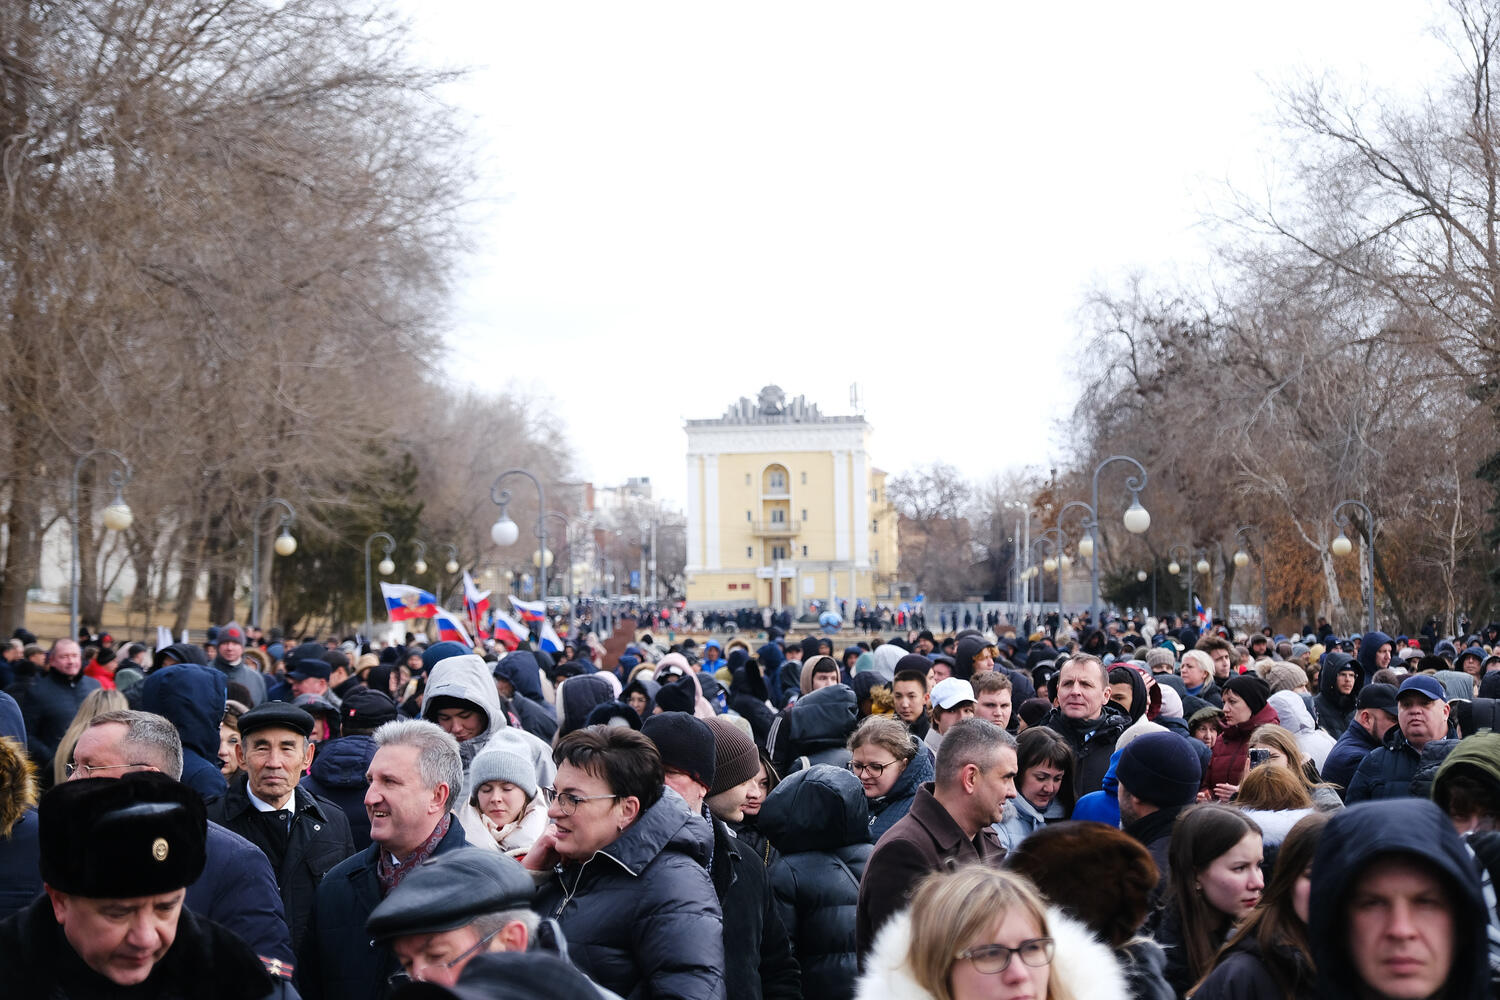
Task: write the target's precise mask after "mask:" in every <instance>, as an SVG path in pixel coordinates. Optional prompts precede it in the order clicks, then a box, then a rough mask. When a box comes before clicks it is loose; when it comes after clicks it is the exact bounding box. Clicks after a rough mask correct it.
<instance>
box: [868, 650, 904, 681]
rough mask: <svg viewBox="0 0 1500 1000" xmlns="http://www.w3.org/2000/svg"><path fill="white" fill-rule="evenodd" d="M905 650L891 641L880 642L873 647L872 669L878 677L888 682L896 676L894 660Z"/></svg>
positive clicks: (899, 657)
mask: <svg viewBox="0 0 1500 1000" xmlns="http://www.w3.org/2000/svg"><path fill="white" fill-rule="evenodd" d="M906 652H907V651H906V650H904V649H902V648H901V647H900V646H898V645H896V644H895V643H893V642H887V643H882V644H881V645H879V646H876V647H875V652H874V654H873V655H874V657H875V664H874V668H873V669H874V671H875V673H876V674H877V675H879V677H880V679H881V680H883V681H885V683H887V684H889V683H890V682H891V680H892V678H894V677H895V676H896V662H897V661H898V660H900V659H901V657H903V656H905V655H906Z"/></svg>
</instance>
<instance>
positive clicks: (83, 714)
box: [52, 688, 130, 785]
mask: <svg viewBox="0 0 1500 1000" xmlns="http://www.w3.org/2000/svg"><path fill="white" fill-rule="evenodd" d="M129 707H130V703H129V702H128V701H126V700H125V696H124V695H123V694H121V693H120V692H118V691H114V690H111V689H108V688H101V689H99V690H98V691H91V692H90V693H89V696H88V697H87V698H85V699H83V704H82V705H79V706H78V711H77V713H76V714H74V716H73V721H72V722H71V723H69V724H68V729H67V732H65V733H63V738H62V739H61V740H59V741H58V743H57V753H56V754H55V755H53V757H52V783H53V784H54V785H60V784H62V783H63V782H64V781H67V780H68V765H69V764H71V763H73V745H74V744H75V743H77V742H78V737H80V736H82V735H83V731H84V730H85V729H87V728H88V727H89V723H90V722H93V721H94V719H95V718H96V717H98V716H100V715H103V714H104V713H105V712H122V711H124V710H125V709H127V708H129Z"/></svg>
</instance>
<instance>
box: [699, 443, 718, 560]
mask: <svg viewBox="0 0 1500 1000" xmlns="http://www.w3.org/2000/svg"><path fill="white" fill-rule="evenodd" d="M703 508H704V510H703V568H704V569H718V568H719V531H720V527H719V456H718V455H704V456H703Z"/></svg>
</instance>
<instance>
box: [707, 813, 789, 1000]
mask: <svg viewBox="0 0 1500 1000" xmlns="http://www.w3.org/2000/svg"><path fill="white" fill-rule="evenodd" d="M708 822H710V823H711V824H712V825H713V831H714V848H713V857H712V858H711V860H710V863H709V872H708V874H709V878H710V879H711V880H712V881H713V885H714V892H715V893H716V894H717V895H718V897H719V909H720V911H721V912H722V914H723V919H724V928H723V931H722V934H723V939H724V996H725V998H726V1000H762V998H766V1000H770V998H773V997H776V998H784V1000H801V998H802V989H801V982H802V975H801V971H800V970H799V968H798V966H797V959H796V956H795V954H794V953H793V951H792V942H791V938H790V936H789V934H788V932H787V927H786V924H785V923H784V922H783V921H782V916H781V909H780V907H778V906H777V905H776V898H775V896H774V895H773V894H772V892H771V885H770V882H769V880H768V877H767V873H766V866H765V865H764V864H763V863H762V862H761V860H760V858H758V857H756V855H755V852H754V851H753V850H752V849H751V848H750V846H749V845H748V844H742V843H740V842H739V841H738V840H736V839H735V836H734V833H733V831H731V830H730V829H729V827H727V826H725V825H724V823H723V822H722V821H720V820H717V819H712V818H708Z"/></svg>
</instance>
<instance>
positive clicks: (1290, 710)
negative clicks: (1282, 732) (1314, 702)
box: [1270, 691, 1335, 773]
mask: <svg viewBox="0 0 1500 1000" xmlns="http://www.w3.org/2000/svg"><path fill="white" fill-rule="evenodd" d="M1270 705H1271V707H1272V708H1274V709H1276V714H1277V716H1278V717H1280V719H1281V725H1282V728H1284V729H1286V730H1287V731H1288V732H1290V733H1291V734H1292V736H1294V737H1295V738H1296V740H1297V749H1298V750H1301V751H1302V756H1304V757H1306V758H1307V759H1308V760H1311V761H1312V762H1313V766H1315V767H1317V768H1318V770H1319V773H1321V772H1322V768H1323V764H1324V762H1325V761H1327V760H1328V753H1329V751H1331V750H1332V749H1333V745H1334V743H1335V740H1334V738H1333V737H1332V736H1329V735H1328V734H1327V733H1325V732H1323V730H1321V729H1319V728H1317V727H1316V726H1315V725H1313V720H1312V715H1311V714H1310V713H1309V712H1308V711H1307V705H1306V704H1305V703H1304V702H1303V701H1302V696H1301V695H1299V694H1295V693H1293V692H1291V691H1277V692H1276V693H1275V694H1273V695H1271V700H1270Z"/></svg>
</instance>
